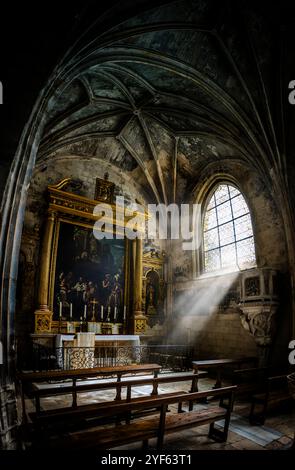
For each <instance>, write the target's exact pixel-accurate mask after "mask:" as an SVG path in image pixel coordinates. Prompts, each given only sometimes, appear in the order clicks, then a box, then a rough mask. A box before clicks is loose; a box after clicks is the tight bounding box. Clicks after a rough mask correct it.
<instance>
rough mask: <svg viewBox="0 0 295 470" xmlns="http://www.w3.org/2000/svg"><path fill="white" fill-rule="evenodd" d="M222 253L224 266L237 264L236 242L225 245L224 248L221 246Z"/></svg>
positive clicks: (222, 264)
mask: <svg viewBox="0 0 295 470" xmlns="http://www.w3.org/2000/svg"><path fill="white" fill-rule="evenodd" d="M220 253H221V266H222V267H223V268H226V267H228V266H235V265H236V264H237V260H236V248H235V243H232V244H231V245H227V246H223V247H222V248H220Z"/></svg>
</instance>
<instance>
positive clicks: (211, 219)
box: [204, 209, 217, 231]
mask: <svg viewBox="0 0 295 470" xmlns="http://www.w3.org/2000/svg"><path fill="white" fill-rule="evenodd" d="M216 226H217V218H216V210H215V209H210V210H208V211H207V212H206V215H205V220H204V230H205V231H206V230H210V229H211V228H213V227H216Z"/></svg>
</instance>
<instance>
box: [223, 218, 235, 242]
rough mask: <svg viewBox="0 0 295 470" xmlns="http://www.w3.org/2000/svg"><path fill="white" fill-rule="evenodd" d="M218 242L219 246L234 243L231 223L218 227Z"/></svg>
mask: <svg viewBox="0 0 295 470" xmlns="http://www.w3.org/2000/svg"><path fill="white" fill-rule="evenodd" d="M219 240H220V246H223V245H228V244H229V243H232V242H234V241H235V235H234V225H233V223H232V222H228V223H227V224H224V225H221V226H220V227H219Z"/></svg>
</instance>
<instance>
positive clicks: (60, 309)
mask: <svg viewBox="0 0 295 470" xmlns="http://www.w3.org/2000/svg"><path fill="white" fill-rule="evenodd" d="M61 317H62V302H59V318H61Z"/></svg>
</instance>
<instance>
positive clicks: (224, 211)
mask: <svg viewBox="0 0 295 470" xmlns="http://www.w3.org/2000/svg"><path fill="white" fill-rule="evenodd" d="M216 210H217V219H218V225H220V224H224V223H225V222H228V221H229V220H232V212H231V207H230V202H229V201H227V202H224V203H223V204H221V205H220V206H218V207H217V208H216Z"/></svg>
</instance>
